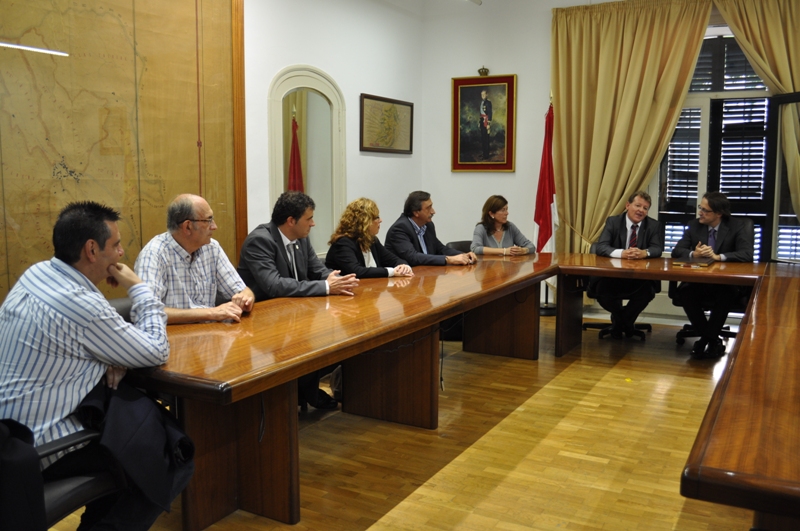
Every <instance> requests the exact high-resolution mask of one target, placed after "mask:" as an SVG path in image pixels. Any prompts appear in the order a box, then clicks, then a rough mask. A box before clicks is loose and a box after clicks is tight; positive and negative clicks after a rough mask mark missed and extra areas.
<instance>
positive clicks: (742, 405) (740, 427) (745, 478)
mask: <svg viewBox="0 0 800 531" xmlns="http://www.w3.org/2000/svg"><path fill="white" fill-rule="evenodd" d="M798 319H800V266H797V265H789V264H769V265H768V266H767V268H766V272H765V275H764V276H763V277H762V278H761V279H760V280H759V284H757V286H756V293H755V295H754V297H753V298H752V299H751V307H750V308H749V310H748V313H747V314H746V315H745V319H744V320H743V323H742V330H741V331H740V333H739V336H738V337H737V341H736V344H735V345H734V348H733V352H731V354H730V355H729V357H728V359H727V364H726V370H725V372H724V374H723V376H722V378H721V380H720V382H719V383H718V384H717V387H716V389H715V391H714V394H713V396H712V398H711V402H710V403H709V407H708V410H707V412H706V416H705V418H704V419H703V423H702V425H701V427H700V430H699V432H698V435H697V439H696V440H695V444H694V446H693V448H692V451H691V453H690V455H689V458H688V460H687V463H686V467H685V469H684V472H683V476H682V478H681V493H682V494H683V495H684V496H688V497H691V498H698V499H702V500H706V501H712V502H717V503H724V504H727V505H734V506H737V507H744V508H748V509H753V510H755V511H756V512H757V514H756V523H757V524H759V517H763V518H765V521H766V523H765V522H764V521H761V523H760V526H763V527H762V528H763V529H767V528H769V529H783V528H786V529H798V520H796V518H797V517H800V458H798V455H799V451H798V449H800V357H798V350H800V336H799V335H798V331H797V324H798ZM759 513H766V515H779V516H782V517H790V518H793V520H792V519H788V520H789V521H788V522H787V521H786V520H780V519H779V520H780V522H778V523H773V522H771V521H770V520H769V518H767V517H766V516H764V515H760V514H759Z"/></svg>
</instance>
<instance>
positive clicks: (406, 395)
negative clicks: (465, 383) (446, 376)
mask: <svg viewBox="0 0 800 531" xmlns="http://www.w3.org/2000/svg"><path fill="white" fill-rule="evenodd" d="M438 346H439V330H438V325H433V326H429V327H427V328H423V329H422V330H420V331H418V332H414V333H413V334H409V335H407V336H403V337H401V338H400V339H397V340H395V341H392V342H390V343H387V344H385V345H383V346H381V347H379V348H376V349H374V350H370V351H367V352H364V353H363V354H359V355H358V356H355V357H352V358H349V359H347V360H345V361H344V362H343V363H342V411H344V412H345V413H352V414H354V415H361V416H364V417H370V418H375V419H380V420H388V421H390V422H398V423H400V424H408V425H410V426H418V427H420V428H427V429H431V430H432V429H436V428H437V427H438V425H439V348H438Z"/></svg>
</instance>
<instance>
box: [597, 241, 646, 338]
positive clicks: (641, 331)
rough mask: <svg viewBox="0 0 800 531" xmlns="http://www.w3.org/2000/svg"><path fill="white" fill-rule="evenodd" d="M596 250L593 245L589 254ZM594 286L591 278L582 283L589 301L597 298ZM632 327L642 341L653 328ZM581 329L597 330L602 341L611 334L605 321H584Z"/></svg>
mask: <svg viewBox="0 0 800 531" xmlns="http://www.w3.org/2000/svg"><path fill="white" fill-rule="evenodd" d="M596 249H597V244H596V243H593V244H592V246H591V248H590V249H589V253H590V254H596ZM595 285H596V282H593V281H592V278H586V280H585V281H584V289H585V290H586V296H587V297H589V298H590V299H596V298H597V293H596V292H595V291H594V289H595ZM657 291H660V284H659V289H658V290H657ZM620 299H625V297H620ZM633 327H634V330H633V335H635V336H636V337H638V338H639V339H641V340H642V341H644V340H645V339H646V338H647V336H646V334H645V332H652V331H653V326H652V325H650V324H649V323H635V324H634V325H633ZM582 328H583V330H590V329H592V330H599V332H598V334H597V336H598V337H599V338H600V339H603V338H604V337H606V336H608V335H610V334H611V332H612V323H610V322H607V321H606V322H600V323H595V322H586V321H584V323H583V326H582Z"/></svg>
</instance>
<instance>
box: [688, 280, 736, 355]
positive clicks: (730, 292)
mask: <svg viewBox="0 0 800 531" xmlns="http://www.w3.org/2000/svg"><path fill="white" fill-rule="evenodd" d="M743 296H745V294H744V293H742V291H741V289H740V288H739V287H738V286H726V285H724V284H696V283H691V282H682V283H681V284H680V285H679V286H678V290H677V292H676V294H675V299H676V300H677V301H678V302H679V303H680V304H681V305H682V306H683V311H684V312H686V317H688V318H689V322H691V323H692V328H694V329H695V330H696V331H697V332H698V333H699V334H700V336H701V337H702V338H704V339H706V340H707V341H712V340H714V341H716V340H717V339H718V338H719V333H720V331H721V330H722V327H723V326H725V320H726V319H727V318H728V314H729V313H730V311H731V310H732V309H733V308H735V307H736V306H737V305H739V304H740V301H741V300H742V297H743ZM705 309H708V310H710V315H709V317H708V318H706V314H705Z"/></svg>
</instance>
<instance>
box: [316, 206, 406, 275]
mask: <svg viewBox="0 0 800 531" xmlns="http://www.w3.org/2000/svg"><path fill="white" fill-rule="evenodd" d="M380 228H381V215H380V212H379V211H378V205H376V204H375V201H373V200H371V199H366V198H364V197H362V198H360V199H356V200H355V201H353V202H352V203H350V204H349V205H347V207H346V208H345V209H344V212H343V213H342V218H341V219H340V220H339V226H338V227H336V231H335V232H334V233H333V234H332V235H331V241H329V242H328V244H329V245H330V246H331V248H330V249H328V255H327V257H326V259H325V265H326V266H327V267H328V268H329V269H334V270H339V271H341V274H342V275H348V274H350V273H355V275H356V277H358V278H377V277H410V276H414V272H413V271H412V270H411V266H409V265H408V264H407V263H405V262H404V261H403V260H401V259H400V258H398V257H397V256H395V255H394V254H392V253H391V252H389V251H387V250H386V248H385V247H384V246H383V245H381V242H380V241H378V238H377V237H376V236H377V234H378V231H379V230H380Z"/></svg>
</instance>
